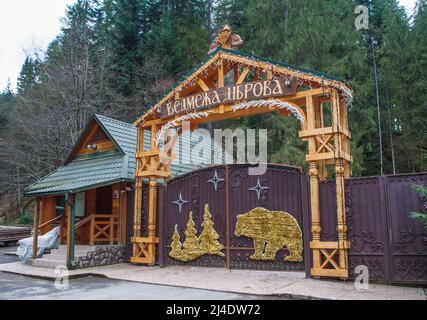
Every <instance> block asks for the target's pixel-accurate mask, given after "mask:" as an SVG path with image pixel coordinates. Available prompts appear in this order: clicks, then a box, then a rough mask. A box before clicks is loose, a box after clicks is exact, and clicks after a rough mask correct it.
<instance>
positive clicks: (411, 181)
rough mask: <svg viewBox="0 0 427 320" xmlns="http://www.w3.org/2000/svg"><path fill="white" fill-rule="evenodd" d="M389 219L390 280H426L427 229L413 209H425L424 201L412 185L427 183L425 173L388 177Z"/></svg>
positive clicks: (424, 281) (423, 282) (418, 210)
mask: <svg viewBox="0 0 427 320" xmlns="http://www.w3.org/2000/svg"><path fill="white" fill-rule="evenodd" d="M385 179H386V183H387V190H388V212H389V223H390V236H391V239H390V260H391V281H392V282H395V283H415V284H421V283H422V284H427V232H426V230H424V228H423V226H422V225H421V223H420V222H419V221H414V220H413V219H411V218H410V216H409V215H410V212H412V211H417V212H422V211H423V210H425V208H423V207H424V203H423V202H422V201H421V199H420V197H419V195H418V194H417V193H416V192H415V190H414V188H413V185H424V186H426V185H427V175H426V174H412V175H398V176H389V177H386V178H385Z"/></svg>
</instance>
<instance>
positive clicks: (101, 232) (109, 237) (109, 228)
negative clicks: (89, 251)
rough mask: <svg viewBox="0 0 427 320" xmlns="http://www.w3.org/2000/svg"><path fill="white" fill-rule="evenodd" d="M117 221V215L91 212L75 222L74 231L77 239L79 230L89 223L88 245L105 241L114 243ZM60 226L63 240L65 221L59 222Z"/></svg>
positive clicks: (64, 237) (64, 236)
mask: <svg viewBox="0 0 427 320" xmlns="http://www.w3.org/2000/svg"><path fill="white" fill-rule="evenodd" d="M118 223H119V222H118V216H117V215H112V214H91V215H89V216H87V217H85V218H84V219H82V220H80V221H79V222H77V223H76V224H75V226H74V232H75V235H76V236H77V239H78V238H80V236H79V231H80V230H82V229H83V226H87V225H89V245H91V246H93V245H95V244H98V243H105V242H108V243H109V244H114V243H116V242H117V230H118ZM61 226H62V227H61V230H62V231H61V240H62V241H63V242H64V241H65V240H66V239H67V232H66V230H67V227H66V223H65V222H64V223H61Z"/></svg>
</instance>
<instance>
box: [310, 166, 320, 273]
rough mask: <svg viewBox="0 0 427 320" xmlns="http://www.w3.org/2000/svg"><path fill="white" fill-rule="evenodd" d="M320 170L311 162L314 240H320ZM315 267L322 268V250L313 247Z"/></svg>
mask: <svg viewBox="0 0 427 320" xmlns="http://www.w3.org/2000/svg"><path fill="white" fill-rule="evenodd" d="M318 174H319V171H318V169H317V163H316V162H310V169H309V175H310V200H311V202H310V204H311V233H312V239H313V242H319V241H320V231H321V227H320V210H319V177H318ZM312 252H313V268H320V262H321V259H320V251H319V250H318V249H317V248H312Z"/></svg>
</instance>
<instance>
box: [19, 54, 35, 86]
mask: <svg viewBox="0 0 427 320" xmlns="http://www.w3.org/2000/svg"><path fill="white" fill-rule="evenodd" d="M36 67H37V64H36V62H35V61H33V59H31V57H26V58H25V61H24V64H23V65H22V68H21V72H20V74H19V77H18V86H17V87H18V93H22V92H24V91H25V90H26V89H30V88H32V87H33V86H34V85H35V83H36V78H37V75H36Z"/></svg>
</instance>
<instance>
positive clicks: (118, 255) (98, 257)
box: [76, 245, 125, 268]
mask: <svg viewBox="0 0 427 320" xmlns="http://www.w3.org/2000/svg"><path fill="white" fill-rule="evenodd" d="M124 258H125V248H124V247H122V246H120V245H105V246H97V247H96V248H95V250H94V251H89V252H88V253H87V255H86V257H80V258H78V260H77V261H76V268H87V267H97V266H106V265H110V264H116V263H121V262H124V261H125V260H124Z"/></svg>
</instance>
